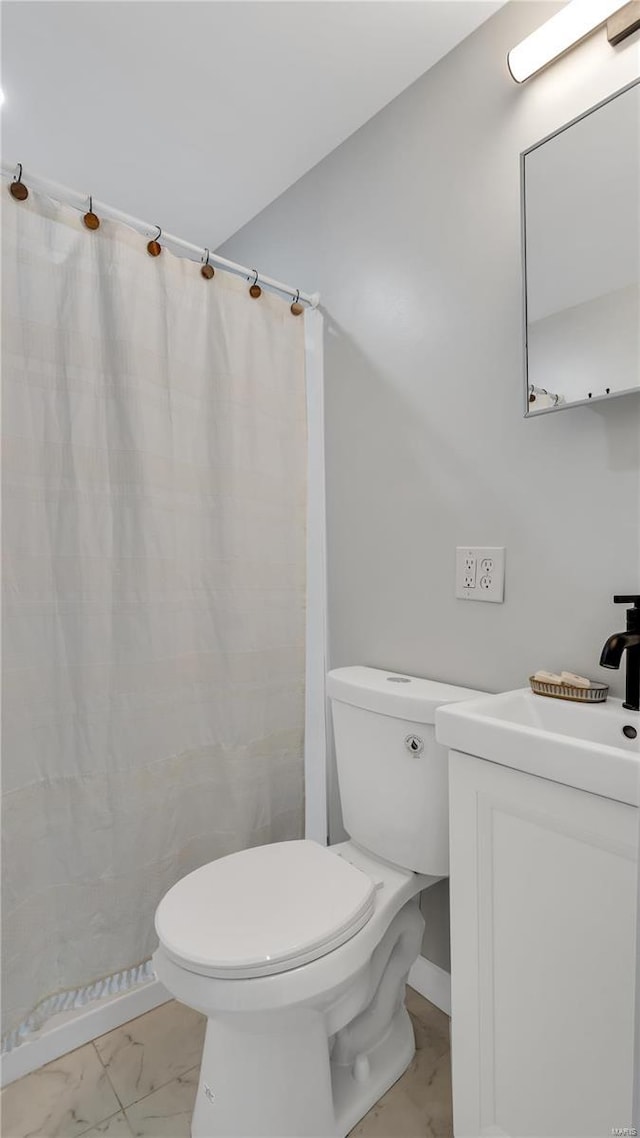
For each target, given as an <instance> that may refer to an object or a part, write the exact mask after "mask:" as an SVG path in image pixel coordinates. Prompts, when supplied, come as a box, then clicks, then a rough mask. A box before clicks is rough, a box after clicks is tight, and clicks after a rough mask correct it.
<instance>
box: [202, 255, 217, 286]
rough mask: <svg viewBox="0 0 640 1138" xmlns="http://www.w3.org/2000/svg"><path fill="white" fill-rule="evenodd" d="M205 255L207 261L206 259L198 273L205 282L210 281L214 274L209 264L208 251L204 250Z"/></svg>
mask: <svg viewBox="0 0 640 1138" xmlns="http://www.w3.org/2000/svg"><path fill="white" fill-rule="evenodd" d="M205 253H206V254H207V259H206V261H205V263H204V265H203V266H202V268H201V269H200V273H201V275H202V276H203V277H204V279H205V280H206V281H210V280H211V278H212V276H214V274H215V269H214V267H213V265H210V264H209V250H208V249H205Z"/></svg>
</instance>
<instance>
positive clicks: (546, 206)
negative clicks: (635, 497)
mask: <svg viewBox="0 0 640 1138" xmlns="http://www.w3.org/2000/svg"><path fill="white" fill-rule="evenodd" d="M521 174H522V218H523V261H524V266H523V267H524V290H525V328H526V392H525V398H526V412H525V413H526V414H527V415H531V414H539V413H540V412H541V411H554V410H561V409H562V408H564V407H571V406H575V405H576V404H584V403H590V402H594V401H596V400H598V399H607V398H612V397H613V396H616V395H623V394H626V393H628V392H630V391H638V390H640V290H639V277H640V273H639V267H640V81H636V82H635V83H633V84H631V85H630V86H628V87H626V88H624V89H623V90H622V91H619V92H618V93H617V94H616V95H613V96H612V97H611V98H609V99H607V100H606V101H605V102H603V103H600V104H599V105H598V106H597V107H594V108H592V110H590V111H587V113H586V114H584V115H582V116H581V117H580V118H578V119H576V120H575V121H574V122H571V123H569V124H568V125H567V126H564V127H562V128H561V129H560V130H558V131H556V132H555V134H552V135H550V137H549V138H546V139H543V140H542V142H539V143H537V144H536V145H535V146H533V147H531V149H529V150H526V151H525V152H524V153H523V154H522V155H521Z"/></svg>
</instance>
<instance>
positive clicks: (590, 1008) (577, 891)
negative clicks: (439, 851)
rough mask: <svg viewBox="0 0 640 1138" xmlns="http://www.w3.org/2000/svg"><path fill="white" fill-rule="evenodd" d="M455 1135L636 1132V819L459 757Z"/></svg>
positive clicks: (581, 795)
mask: <svg viewBox="0 0 640 1138" xmlns="http://www.w3.org/2000/svg"><path fill="white" fill-rule="evenodd" d="M450 811H451V981H452V1022H451V1029H452V1057H453V1099H454V1132H455V1134H456V1138H478V1136H480V1135H483V1136H484V1135H495V1136H500V1135H508V1136H510V1138H524V1136H525V1135H526V1136H527V1138H577V1136H579V1138H587V1136H588V1138H591V1136H594V1138H595V1136H597V1138H603V1136H606V1135H610V1134H611V1132H612V1128H613V1127H630V1126H631V1097H632V1082H633V1074H632V1064H633V1015H634V984H635V932H636V862H637V844H638V822H637V811H636V810H635V809H634V808H633V807H631V806H626V805H624V804H622V803H619V802H613V801H611V800H610V799H607V798H600V797H599V796H598V795H593V794H587V793H585V792H584V791H581V790H575V789H573V788H572V787H567V786H562V785H560V784H558V783H553V782H549V781H548V780H547V779H542V778H536V777H534V776H532V775H528V774H523V773H521V772H519V771H514V770H511V769H509V768H507V767H501V766H498V765H496V764H495V763H489V762H485V761H484V760H482V759H475V758H471V757H470V756H469V755H462V754H458V753H456V752H452V753H451V755H450Z"/></svg>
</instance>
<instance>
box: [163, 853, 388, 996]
mask: <svg viewBox="0 0 640 1138" xmlns="http://www.w3.org/2000/svg"><path fill="white" fill-rule="evenodd" d="M375 895H376V885H375V882H374V881H373V880H372V878H371V877H370V876H368V874H366V873H364V872H362V870H360V869H358V868H357V867H356V866H355V865H352V864H351V862H349V861H347V860H344V859H343V858H342V857H340V856H338V855H337V854H334V853H332V852H331V851H330V850H328V849H326V848H324V847H323V846H320V845H318V844H317V843H316V842H312V841H309V840H301V841H291V842H277V843H274V844H273V845H269V846H259V847H257V848H254V849H248V850H242V851H241V852H239V853H234V854H229V855H228V856H227V857H223V858H219V859H218V860H217V861H213V862H210V863H209V864H208V865H204V866H202V867H201V868H200V869H196V870H195V871H194V872H193V873H190V874H188V876H187V877H184V878H183V879H182V880H181V881H178V883H177V884H176V885H174V886H173V888H172V889H170V890H169V892H168V893H167V894H166V895H165V897H164V898H163V900H162V901H161V902H160V905H159V906H158V909H157V912H156V932H157V934H158V937H159V939H160V944H161V946H162V948H163V949H164V951H165V952H166V953H167V955H168V956H169V957H170V958H171V959H172V960H173V961H174V962H175V963H177V964H179V965H181V967H183V968H185V969H187V970H188V971H190V972H195V973H197V974H199V975H202V976H212V977H217V978H219V979H227V980H228V979H249V978H252V977H258V976H269V975H273V974H274V973H279V972H286V971H289V970H291V969H294V968H298V967H299V966H300V965H302V964H307V963H309V962H310V961H312V960H317V959H318V958H319V957H322V956H325V955H327V954H328V953H330V952H332V951H333V950H334V949H335V948H338V947H339V946H340V945H341V944H344V943H345V941H347V940H349V939H350V938H351V937H353V936H355V934H356V933H357V932H359V930H360V929H361V928H363V926H364V925H365V924H366V923H367V921H368V920H369V918H370V917H371V915H372V913H373V911H374V908H375Z"/></svg>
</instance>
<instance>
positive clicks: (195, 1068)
mask: <svg viewBox="0 0 640 1138" xmlns="http://www.w3.org/2000/svg"><path fill="white" fill-rule="evenodd" d="M201 1066H202V1061H200V1063H196V1064H195V1066H193V1067H189V1068H188V1070H186V1071H181V1072H180V1074H179V1075H172V1076H171V1078H170V1079H167V1081H166V1083H158V1085H157V1087H154V1088H153V1090H152V1091H148V1092H147V1094H146V1095H142V1098H136V1099H134V1100H133V1102H130V1103H129V1104H128V1105H127V1106H123V1108H122V1109H123V1110H124V1111H127V1110H128V1109H129V1107H130V1106H137V1105H138V1103H139V1102H144V1100H145V1099H146V1098H151V1095H154V1094H155V1093H156V1091H161V1090H162V1089H163V1088H164V1087H168V1086H169V1084H170V1083H177V1081H178V1079H184V1077H185V1075H190V1074H191V1072H192V1071H198V1072H199V1071H200V1067H201ZM119 1101H120V1099H118V1102H119ZM78 1138H80V1135H78Z"/></svg>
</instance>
